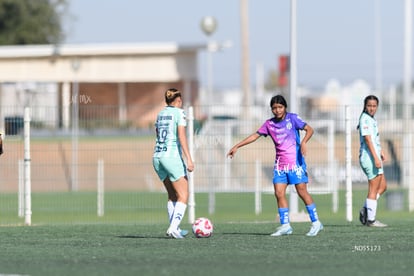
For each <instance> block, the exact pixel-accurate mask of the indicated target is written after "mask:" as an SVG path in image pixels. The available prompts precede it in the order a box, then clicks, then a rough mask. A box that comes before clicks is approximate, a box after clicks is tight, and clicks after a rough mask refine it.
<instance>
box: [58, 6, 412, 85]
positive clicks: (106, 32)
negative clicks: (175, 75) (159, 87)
mask: <svg viewBox="0 0 414 276" xmlns="http://www.w3.org/2000/svg"><path fill="white" fill-rule="evenodd" d="M68 2H69V16H68V17H67V18H66V20H65V22H66V23H65V29H66V33H67V37H66V41H65V42H66V43H74V44H78V43H114V42H116V43H147V42H151V43H152V42H157V43H162V42H177V43H179V44H199V43H206V42H207V41H208V40H209V39H210V40H213V41H217V42H219V43H224V42H225V41H231V42H232V47H230V48H227V49H223V50H222V51H219V52H216V53H214V54H213V81H214V87H216V89H219V88H220V89H235V88H240V86H241V46H240V44H241V38H240V37H241V36H240V2H239V0H209V1H200V0H175V1H168V0H69V1H68ZM248 3H249V4H248V8H249V11H248V18H249V56H250V79H251V85H252V86H254V85H255V83H256V72H257V69H258V68H263V70H264V74H265V78H266V76H267V75H268V72H270V71H271V70H274V71H277V70H278V57H279V56H280V55H284V54H289V51H290V0H249V1H248ZM205 16H213V17H215V19H216V21H217V24H218V25H217V29H216V31H215V32H214V33H213V34H211V35H210V37H207V36H206V35H205V34H204V33H203V31H202V30H201V27H200V22H201V20H202V18H203V17H205ZM413 29H414V28H413ZM403 53H404V0H334V1H333V0H297V81H298V85H301V86H305V87H310V88H312V87H313V88H323V87H324V86H325V84H326V82H327V81H328V80H330V79H333V78H334V79H337V80H338V81H339V82H340V83H341V84H342V85H347V84H350V83H352V82H353V81H355V80H357V79H363V80H366V81H367V82H368V83H370V84H371V85H372V87H374V86H380V87H382V88H384V89H386V88H387V87H389V86H391V85H399V84H401V82H402V81H403V58H404V55H403ZM378 57H379V58H378ZM206 58H207V56H206V53H205V52H202V53H200V55H199V63H200V66H199V75H200V79H201V85H205V84H206V79H207V78H206V72H207V69H206ZM411 67H412V66H411ZM378 76H380V77H378Z"/></svg>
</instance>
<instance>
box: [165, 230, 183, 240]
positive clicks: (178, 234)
mask: <svg viewBox="0 0 414 276" xmlns="http://www.w3.org/2000/svg"><path fill="white" fill-rule="evenodd" d="M167 236H168V237H170V238H174V239H184V236H183V235H181V231H180V230H179V229H169V228H168V230H167Z"/></svg>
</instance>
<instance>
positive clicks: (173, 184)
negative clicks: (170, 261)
mask: <svg viewBox="0 0 414 276" xmlns="http://www.w3.org/2000/svg"><path fill="white" fill-rule="evenodd" d="M165 102H166V104H167V106H166V107H165V108H164V109H163V110H161V111H160V112H159V113H158V116H157V121H156V122H155V129H156V134H157V135H156V142H155V147H154V154H153V159H152V163H153V166H154V170H155V171H156V173H157V174H158V177H159V178H160V179H161V181H162V182H163V183H164V186H165V188H166V190H167V192H168V203H167V211H168V217H169V221H170V226H169V227H168V230H167V236H169V237H172V238H176V239H181V238H183V237H184V236H185V235H186V234H187V233H188V231H186V230H181V229H180V227H179V226H180V223H181V221H182V218H183V217H184V213H185V211H186V208H187V200H188V181H187V171H189V172H191V171H193V170H194V164H193V160H192V158H191V156H190V152H189V149H188V144H187V136H186V131H185V129H186V126H187V122H186V116H185V113H184V110H183V109H182V108H181V107H182V104H183V102H182V99H181V93H180V91H178V90H177V89H175V88H170V89H168V90H167V91H166V92H165ZM183 155H184V157H185V159H186V162H187V166H186V163H185V162H184V159H183Z"/></svg>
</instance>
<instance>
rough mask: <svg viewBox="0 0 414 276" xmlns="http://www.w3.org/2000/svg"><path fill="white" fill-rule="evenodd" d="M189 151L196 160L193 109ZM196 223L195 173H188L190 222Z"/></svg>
mask: <svg viewBox="0 0 414 276" xmlns="http://www.w3.org/2000/svg"><path fill="white" fill-rule="evenodd" d="M188 136H189V137H188V150H189V151H190V155H191V158H193V162H195V160H194V158H195V157H194V111H193V107H192V106H190V107H189V108H188ZM194 221H195V195H194V172H189V173H188V222H189V223H191V224H192V223H193V222H194Z"/></svg>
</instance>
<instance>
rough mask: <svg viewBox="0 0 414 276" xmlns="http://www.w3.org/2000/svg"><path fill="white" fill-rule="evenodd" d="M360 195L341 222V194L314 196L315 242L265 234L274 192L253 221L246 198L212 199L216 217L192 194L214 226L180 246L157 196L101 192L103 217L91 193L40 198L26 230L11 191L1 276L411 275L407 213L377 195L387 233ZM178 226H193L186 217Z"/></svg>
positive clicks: (412, 233)
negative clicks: (367, 218)
mask: <svg viewBox="0 0 414 276" xmlns="http://www.w3.org/2000/svg"><path fill="white" fill-rule="evenodd" d="M390 192H391V191H390ZM365 193H366V191H365V190H363V189H362V190H354V192H353V195H354V197H353V203H354V204H353V215H354V221H353V222H346V220H345V217H346V216H345V206H344V200H343V199H344V198H345V194H344V191H341V192H340V194H339V198H340V205H339V210H338V212H337V213H333V212H332V208H331V207H332V206H331V201H332V199H331V196H330V195H314V199H315V202H316V203H317V206H318V213H319V216H320V218H321V220H322V222H323V223H324V226H325V228H324V230H323V231H322V232H320V234H319V235H318V236H316V237H307V236H305V234H306V232H307V231H308V230H309V227H310V223H309V222H293V223H292V226H293V228H294V232H293V234H292V235H290V236H282V237H270V235H269V234H270V233H272V232H274V231H275V229H276V227H277V226H278V221H277V220H276V217H275V216H276V207H275V205H276V203H275V200H274V196H273V195H272V194H264V195H263V212H262V213H261V214H258V215H256V214H255V213H254V197H253V194H251V193H250V194H249V193H241V194H231V193H223V194H217V197H216V213H215V214H213V215H208V204H207V203H208V200H207V194H197V195H196V199H197V204H196V215H197V216H207V217H209V218H211V219H212V221H213V223H214V227H215V230H214V233H213V236H212V237H211V238H207V239H197V238H195V237H193V236H192V235H191V234H190V235H189V236H188V237H187V238H186V239H184V240H175V239H169V238H167V237H165V231H166V229H167V227H168V225H167V222H166V210H165V195H164V194H163V193H153V194H148V193H115V194H108V197H106V199H107V205H108V207H107V210H106V212H105V216H104V217H102V218H99V217H97V215H96V204H95V203H94V200H96V195H95V194H94V193H76V194H73V193H69V194H64V195H62V194H58V195H56V194H37V195H35V196H34V199H33V225H32V226H22V221H23V220H22V219H21V218H20V219H19V218H17V216H16V209H15V208H11V207H9V208H7V206H17V204H16V202H15V200H16V197H15V195H13V196H12V197H11V196H8V195H1V196H0V198H1V202H0V203H1V204H2V205H1V204H0V206H2V209H1V210H0V222H3V223H2V224H0V248H1V250H0V275H5V274H13V275H42V276H43V275H117V276H120V275H301V276H302V275H353V276H355V275H387V276H388V275H412V274H413V272H414V262H413V261H412V260H413V259H414V250H413V248H414V219H413V214H412V213H409V212H407V211H404V210H407V206H406V204H405V206H404V210H402V211H391V210H387V208H386V205H387V204H386V203H387V198H386V196H384V197H383V198H381V200H380V201H379V210H378V218H379V219H380V220H381V221H383V222H385V223H387V224H389V227H387V228H382V229H380V228H368V227H364V226H362V225H360V224H359V221H358V219H357V215H358V210H359V208H360V204H362V202H363V198H364V196H365ZM8 201H10V202H8ZM11 201H13V202H11ZM122 204H124V205H122ZM125 204H126V205H125ZM140 206H141V208H139V207H140ZM144 207H146V208H144ZM300 208H301V209H302V208H303V206H302V205H300ZM182 228H183V229H190V224H189V223H188V214H187V215H186V216H185V218H184V221H183V223H182Z"/></svg>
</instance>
